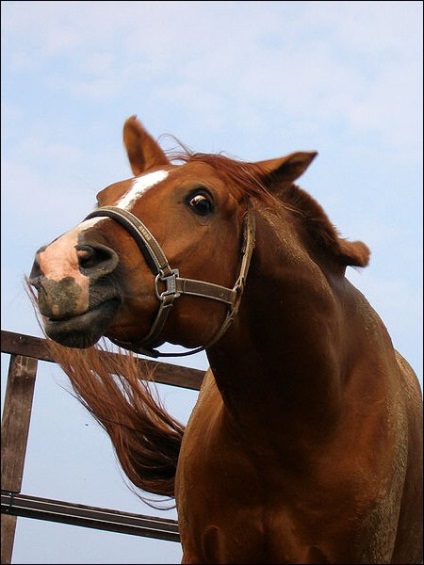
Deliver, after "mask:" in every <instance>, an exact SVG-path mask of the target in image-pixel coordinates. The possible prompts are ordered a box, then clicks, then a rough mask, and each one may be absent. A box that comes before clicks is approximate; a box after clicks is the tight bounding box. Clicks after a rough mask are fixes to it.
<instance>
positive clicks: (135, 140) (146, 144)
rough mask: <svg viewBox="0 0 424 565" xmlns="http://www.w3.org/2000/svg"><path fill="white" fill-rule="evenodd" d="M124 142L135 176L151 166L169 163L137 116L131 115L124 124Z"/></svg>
mask: <svg viewBox="0 0 424 565" xmlns="http://www.w3.org/2000/svg"><path fill="white" fill-rule="evenodd" d="M124 144H125V147H126V149H127V154H128V159H129V161H130V165H131V169H132V172H133V173H134V175H135V176H137V175H141V174H142V173H145V172H146V171H148V170H149V169H152V168H153V167H161V166H163V165H169V159H168V158H167V157H166V155H165V153H164V152H163V151H162V149H161V148H160V146H159V144H158V143H157V142H156V141H155V140H154V139H153V137H152V136H151V135H150V134H149V133H147V131H146V130H145V129H144V128H143V126H142V125H141V123H140V122H139V121H138V120H137V116H131V117H130V118H128V119H127V120H126V122H125V124H124Z"/></svg>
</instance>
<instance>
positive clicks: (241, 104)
mask: <svg viewBox="0 0 424 565" xmlns="http://www.w3.org/2000/svg"><path fill="white" fill-rule="evenodd" d="M422 11H423V5H422V2H408V1H405V2H386V1H382V2H363V1H361V2H355V1H353V2H321V1H315V2H303V1H296V2H284V1H283V2H267V1H261V2H256V1H249V2H228V1H226V2H196V1H194V2H193V1H191V2H157V1H155V2H90V1H88V2H55V1H49V2H34V1H32V2H19V1H18V2H2V3H1V16H2V20H1V25H2V53H1V57H2V120H1V127H2V167H1V174H2V207H1V214H2V226H1V227H2V238H1V239H2V255H1V261H2V296H1V300H2V329H4V330H10V331H16V332H22V333H26V334H31V335H36V336H41V335H42V334H41V331H40V329H39V327H38V323H37V320H36V317H35V314H34V312H33V309H32V306H31V304H30V301H29V298H28V296H27V294H26V292H25V290H24V284H23V278H24V275H25V274H28V272H29V270H30V268H31V264H32V260H33V255H34V252H35V251H36V249H37V248H38V247H40V246H41V245H43V244H45V243H47V242H49V241H51V240H52V239H53V238H54V237H56V236H57V235H59V234H60V233H62V232H64V231H66V230H67V229H69V228H70V227H72V226H73V225H75V224H76V223H78V222H79V221H80V219H81V218H83V217H84V216H85V215H86V214H87V213H88V211H90V210H91V209H92V207H93V206H94V203H95V194H96V192H98V190H100V189H101V188H103V187H104V186H106V185H108V184H111V183H112V182H115V181H118V180H121V179H124V178H128V177H130V176H131V173H130V168H129V165H128V163H127V159H126V155H125V152H124V149H123V145H122V125H123V122H124V120H125V119H126V118H127V117H128V116H130V115H132V114H137V115H138V116H139V118H140V120H141V121H142V122H143V123H144V124H145V126H146V127H147V128H148V130H149V131H150V132H151V133H152V135H153V136H154V137H156V138H160V141H162V142H163V144H164V147H165V148H166V147H169V144H171V145H172V142H171V141H170V140H169V138H167V137H166V134H171V135H175V136H176V137H178V138H179V139H180V140H181V141H183V142H184V143H185V144H187V145H189V146H190V147H192V148H194V149H196V150H199V151H203V152H218V151H225V152H226V153H227V154H229V155H231V156H234V157H238V158H241V159H246V160H261V159H267V158H273V157H278V156H281V155H284V154H286V153H289V152H292V151H296V150H317V151H318V152H319V156H318V158H317V159H316V160H315V161H314V163H313V165H312V166H311V167H310V168H309V169H308V171H307V172H306V174H305V175H304V176H303V177H302V178H301V179H300V185H301V186H302V188H304V189H306V190H307V191H308V192H310V193H311V194H312V196H314V198H316V199H317V200H318V201H319V202H320V204H321V205H322V206H323V208H324V209H325V210H326V212H327V213H328V215H329V217H330V219H331V221H332V222H333V223H334V224H335V225H336V227H337V228H338V229H339V231H340V233H341V235H342V236H343V237H346V238H348V239H352V240H356V239H360V240H363V241H364V242H365V243H367V245H368V246H369V247H370V248H371V251H372V256H371V263H370V265H369V267H367V268H366V269H365V270H361V271H356V270H354V269H350V270H349V271H348V278H349V279H350V280H351V281H352V282H353V283H354V284H355V285H356V286H357V287H358V288H359V289H360V290H361V291H362V292H363V293H364V294H365V295H366V297H367V298H368V299H369V301H370V302H371V304H372V305H373V307H374V308H375V309H376V310H377V312H378V313H379V314H380V316H381V317H382V319H383V321H384V322H385V324H386V326H387V328H388V330H389V332H390V334H391V336H392V340H393V343H394V345H395V347H396V348H397V349H398V350H399V351H400V352H401V353H402V354H403V355H404V356H405V357H406V358H407V359H408V360H409V362H410V363H411V364H412V366H413V367H414V369H415V370H416V372H417V374H418V375H419V378H420V381H421V383H422V340H423V336H422V241H423V239H422V209H423V208H422V204H423V203H422V195H423V185H422V180H423V179H422V154H423V147H422V124H423V116H422V84H423V83H422V78H423V77H422V68H423V61H422V53H423V45H422V37H423V30H422V22H423V18H422V15H423V14H422ZM162 135H164V137H160V136H162ZM175 362H178V360H175ZM180 363H181V364H184V365H190V366H195V367H198V368H206V366H207V362H206V359H205V357H204V355H196V356H194V357H192V358H190V357H189V358H183V361H181V362H180ZM6 373H7V358H6V356H4V355H2V385H3V387H4V380H5V375H6ZM67 388H68V384H67V381H66V379H65V378H64V377H63V375H61V374H60V372H59V371H57V370H55V369H54V368H53V367H52V366H50V365H47V364H41V365H40V370H39V378H38V382H37V387H36V393H35V399H34V408H33V422H32V425H31V430H30V438H29V446H28V452H27V460H26V467H25V475H24V485H23V487H24V488H23V492H24V493H26V494H32V495H35V496H45V497H51V498H58V499H61V500H70V501H73V502H78V503H82V504H92V505H98V506H103V507H108V508H116V509H120V510H128V511H130V512H139V513H144V514H149V513H151V512H152V511H151V510H150V509H149V508H148V507H145V506H144V505H143V504H141V502H140V501H139V500H138V498H137V497H136V496H135V495H134V494H133V493H132V492H131V491H130V490H129V489H128V488H127V486H126V485H125V481H124V479H123V477H122V474H121V472H120V470H119V467H118V465H117V463H116V461H115V458H114V455H113V451H112V448H111V446H110V443H109V440H108V438H107V437H106V436H105V434H104V433H103V432H102V431H101V430H100V429H99V427H98V426H97V425H96V424H95V422H94V421H93V420H92V419H91V417H90V416H89V415H88V414H87V413H86V412H85V411H84V409H83V408H82V407H81V406H80V405H79V404H78V403H77V402H76V401H75V400H74V399H73V398H72V397H71V395H70V394H69V392H67ZM2 390H4V388H2ZM160 390H161V392H162V394H163V396H164V398H165V401H166V403H167V406H168V408H169V410H170V411H171V412H172V413H173V414H174V415H175V416H177V417H179V418H180V419H181V420H183V421H185V420H186V419H187V418H188V416H189V414H190V411H191V409H192V407H193V405H194V402H195V400H196V396H197V395H196V393H194V392H188V391H178V390H171V389H170V388H169V387H168V388H166V387H162V388H161V389H160ZM155 514H157V515H159V516H162V517H175V513H173V512H170V513H165V512H155ZM180 559H181V549H180V547H179V545H178V544H176V543H173V542H157V541H155V540H148V539H145V538H135V537H132V536H123V535H119V534H110V533H100V532H99V533H97V532H96V531H95V530H86V529H83V528H77V527H72V526H62V525H58V524H50V523H48V522H39V521H36V520H29V519H19V520H18V529H17V535H16V540H15V552H14V562H15V563H45V564H46V563H106V562H107V563H123V562H125V563H178V562H179V561H180Z"/></svg>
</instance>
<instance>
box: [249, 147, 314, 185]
mask: <svg viewBox="0 0 424 565" xmlns="http://www.w3.org/2000/svg"><path fill="white" fill-rule="evenodd" d="M317 155H318V153H317V152H316V151H297V152H295V153H290V155H286V156H285V157H280V158H279V159H270V160H268V161H259V162H258V163H256V164H257V165H259V167H260V168H261V169H262V171H263V172H264V177H263V179H262V180H263V182H264V184H265V185H266V187H267V188H268V190H270V191H271V192H279V191H280V190H281V189H282V188H285V187H287V186H290V185H291V184H293V182H294V181H295V180H296V179H297V178H299V177H300V176H301V175H302V174H303V173H304V172H305V171H306V169H307V168H308V167H309V165H310V164H311V163H312V161H313V160H314V159H315V157H316V156H317Z"/></svg>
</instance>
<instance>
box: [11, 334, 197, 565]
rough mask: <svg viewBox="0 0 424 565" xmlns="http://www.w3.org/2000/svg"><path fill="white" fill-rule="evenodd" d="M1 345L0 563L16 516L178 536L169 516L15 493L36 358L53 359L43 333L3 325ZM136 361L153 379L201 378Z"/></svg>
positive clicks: (186, 381)
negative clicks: (5, 362)
mask: <svg viewBox="0 0 424 565" xmlns="http://www.w3.org/2000/svg"><path fill="white" fill-rule="evenodd" d="M1 351H2V353H7V354H9V355H10V362H9V371H8V378H7V389H6V394H5V400H4V407H3V418H2V427H1V434H2V441H1V512H2V516H1V563H11V560H12V553H13V541H14V537H15V529H16V520H17V517H18V516H24V517H27V518H36V519H39V520H48V521H51V522H61V523H64V524H73V525H77V526H85V527H89V528H96V529H99V530H108V531H112V532H120V533H125V534H132V535H138V536H144V537H149V538H156V539H160V540H169V541H179V539H180V538H179V533H178V524H177V522H176V521H175V520H167V519H163V518H156V517H152V516H144V515H139V514H131V513H127V512H119V511H117V510H110V509H106V508H96V507H93V506H85V505H82V504H71V503H69V502H63V501H59V500H52V499H47V498H40V497H36V496H28V495H25V494H22V493H21V487H22V477H23V469H24V463H25V452H26V447H27V439H28V431H29V424H30V419H31V411H32V399H33V394H34V387H35V381H36V377H37V364H38V360H42V361H50V362H53V359H51V357H50V356H49V352H48V348H47V346H46V340H45V339H42V338H37V337H33V336H29V335H25V334H17V333H14V332H9V331H5V330H2V332H1ZM105 355H107V354H105ZM109 355H110V354H109ZM116 355H118V354H116ZM140 362H142V363H143V364H147V365H150V366H151V367H152V368H153V367H154V371H155V372H154V374H155V381H156V382H158V383H163V384H168V385H173V386H179V387H184V388H188V389H193V390H199V388H200V384H201V382H202V380H203V376H204V371H200V370H198V369H191V368H189V367H181V366H178V365H172V364H169V363H162V362H161V363H159V362H156V361H150V360H145V359H143V360H142V361H140ZM140 374H142V373H140Z"/></svg>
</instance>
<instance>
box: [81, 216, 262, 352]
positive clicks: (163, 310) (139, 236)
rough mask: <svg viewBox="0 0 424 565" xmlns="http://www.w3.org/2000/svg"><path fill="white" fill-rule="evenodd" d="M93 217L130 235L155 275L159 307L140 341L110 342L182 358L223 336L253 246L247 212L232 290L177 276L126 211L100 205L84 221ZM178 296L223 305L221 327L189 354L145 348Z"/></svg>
mask: <svg viewBox="0 0 424 565" xmlns="http://www.w3.org/2000/svg"><path fill="white" fill-rule="evenodd" d="M96 217H108V218H112V219H114V220H115V221H116V222H118V223H119V224H120V225H121V226H122V227H123V228H124V229H126V230H127V231H128V232H129V233H130V234H131V236H132V237H133V238H134V240H135V241H136V243H137V245H138V247H139V249H140V251H141V253H142V254H143V257H144V259H145V260H146V263H147V264H148V266H149V268H150V270H151V271H152V273H153V274H154V275H155V293H156V297H157V299H158V300H159V308H158V311H157V313H156V317H155V319H154V321H153V324H152V327H151V329H150V331H149V333H148V334H147V335H146V336H145V337H144V338H143V339H142V340H141V341H140V342H138V343H137V344H133V343H129V342H123V341H118V340H112V341H114V343H116V344H117V345H119V346H122V347H125V348H126V349H131V350H132V351H135V352H136V353H141V354H143V355H147V356H149V357H155V358H156V357H183V356H186V355H192V354H194V353H197V352H199V351H203V350H204V349H206V348H207V347H210V346H211V345H212V344H213V343H215V342H216V341H218V339H220V338H221V337H222V336H223V335H224V333H225V332H226V330H227V329H228V327H229V325H230V324H231V323H232V321H233V320H234V317H235V315H236V313H237V311H238V307H239V303H240V299H241V295H242V293H243V289H244V285H245V281H246V277H247V273H248V271H249V266H250V260H251V258H252V253H253V248H254V245H255V224H254V217H253V215H252V213H251V212H250V211H248V213H247V215H246V216H245V219H244V222H243V244H242V247H241V255H242V258H241V265H240V273H239V276H238V278H237V280H236V283H235V285H234V286H233V288H227V287H224V286H221V285H217V284H214V283H209V282H205V281H198V280H194V279H186V278H183V277H180V273H179V271H178V269H172V268H171V266H170V264H169V261H168V259H167V257H166V255H165V253H164V252H163V250H162V248H161V246H160V245H159V243H158V242H157V240H156V239H155V238H154V236H153V235H152V233H151V232H150V231H149V230H148V228H147V227H146V226H145V225H144V224H143V222H142V221H141V220H139V218H137V216H135V215H134V214H132V213H131V212H129V211H128V210H125V209H124V208H118V207H117V206H102V207H100V208H97V209H96V210H94V211H93V212H91V213H90V214H88V216H86V218H85V220H88V219H90V218H96ZM182 294H188V295H191V296H199V297H201V298H208V299H211V300H216V301H218V302H223V303H224V304H226V305H227V315H226V317H225V319H224V322H223V324H222V326H221V327H220V329H219V330H218V332H217V333H216V334H215V335H214V336H213V337H212V339H211V340H210V341H209V342H208V343H207V344H206V345H204V346H201V347H198V348H196V349H193V350H190V351H186V352H183V353H163V352H160V351H158V350H156V349H153V348H151V347H149V346H150V345H151V344H153V343H155V342H157V341H158V339H159V336H160V334H161V332H162V330H163V327H164V325H165V322H166V320H167V318H168V315H169V313H170V310H171V307H172V305H173V304H174V301H175V299H176V298H178V297H180V296H181V295H182Z"/></svg>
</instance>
